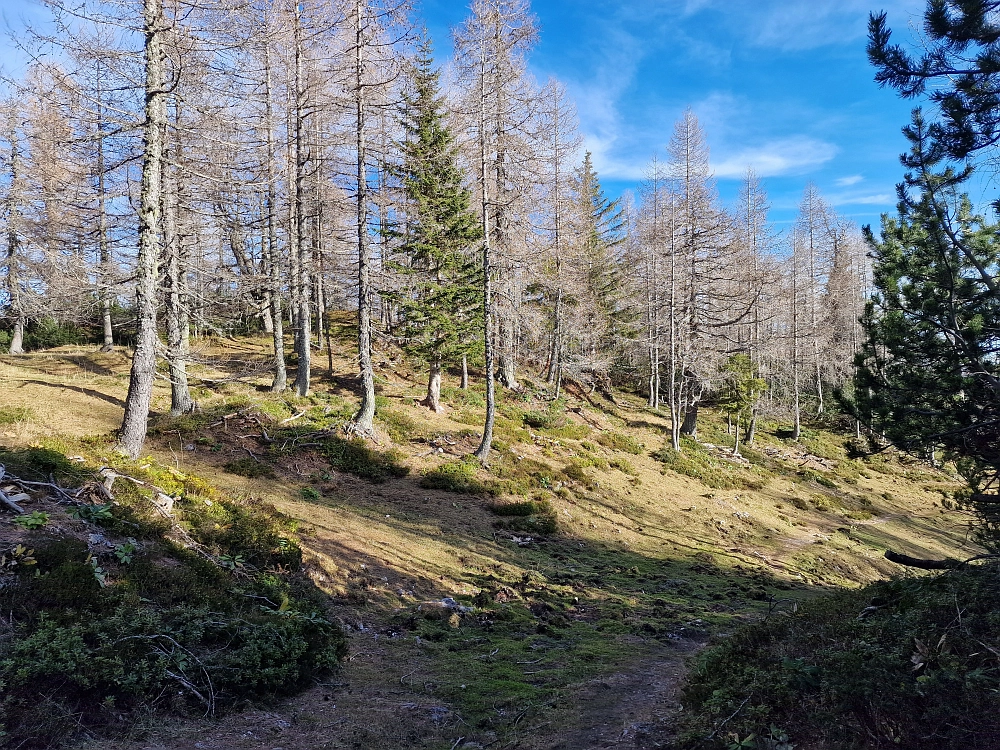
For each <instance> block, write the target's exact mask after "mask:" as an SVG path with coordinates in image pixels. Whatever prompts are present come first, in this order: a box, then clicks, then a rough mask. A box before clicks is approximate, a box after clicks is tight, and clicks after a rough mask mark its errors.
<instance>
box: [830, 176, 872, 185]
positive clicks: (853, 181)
mask: <svg viewBox="0 0 1000 750" xmlns="http://www.w3.org/2000/svg"><path fill="white" fill-rule="evenodd" d="M864 179H865V178H864V176H863V175H859V174H852V175H848V176H847V177H841V178H839V179H836V180H834V181H833V184H834V185H836V186H837V187H850V186H851V185H857V184H858V183H859V182H862V181H863V180H864Z"/></svg>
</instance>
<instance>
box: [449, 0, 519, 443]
mask: <svg viewBox="0 0 1000 750" xmlns="http://www.w3.org/2000/svg"><path fill="white" fill-rule="evenodd" d="M536 36H537V33H536V30H535V23H534V18H533V17H532V16H531V15H530V13H529V10H528V3H527V2H526V0H475V1H474V2H473V3H472V8H471V15H470V17H469V18H468V19H466V21H465V23H464V24H463V25H462V26H461V27H459V28H458V29H456V31H455V40H454V41H455V53H456V65H455V67H456V72H457V76H458V85H459V86H460V87H461V89H462V94H463V95H464V96H463V99H464V102H465V110H466V112H465V114H466V116H467V117H468V119H469V121H470V126H471V128H470V129H471V130H472V133H473V138H472V148H471V151H472V152H473V153H474V157H473V161H474V163H475V165H476V166H475V178H476V188H477V192H478V194H479V195H478V198H479V209H480V221H481V224H482V228H483V251H482V253H483V269H482V273H483V277H482V278H483V342H484V355H485V360H486V366H485V370H486V374H485V377H486V418H485V421H484V425H483V437H482V440H481V441H480V443H479V447H478V448H477V449H476V451H475V455H476V457H477V458H479V460H480V461H482V462H484V463H485V462H486V461H487V460H488V458H489V454H490V448H491V446H492V444H493V423H494V420H495V416H496V392H495V375H494V367H495V365H496V361H497V358H496V351H497V346H496V339H495V329H499V330H500V331H501V336H500V338H501V340H502V346H501V355H502V356H501V360H502V362H501V364H503V365H504V366H503V368H502V369H503V371H504V377H503V379H504V382H505V384H506V385H507V386H508V387H512V386H513V385H515V384H516V379H515V378H514V375H513V369H512V368H513V359H512V351H511V347H512V343H513V342H511V341H510V336H509V334H510V331H511V327H510V325H509V322H508V321H507V320H501V321H498V319H497V314H496V312H497V311H496V305H495V299H494V289H493V284H494V281H495V280H496V279H495V277H496V272H497V267H498V266H499V267H500V268H501V269H502V270H504V271H507V270H509V261H510V256H509V250H510V243H511V236H510V231H511V220H512V216H511V212H512V209H513V207H514V205H515V203H516V199H517V198H518V197H519V196H520V195H521V194H522V191H521V185H520V184H518V182H517V181H516V176H517V175H516V174H515V172H516V170H517V165H516V164H515V163H514V162H513V160H514V158H515V156H517V150H516V149H515V148H514V147H513V146H514V145H515V142H516V141H517V140H518V139H519V136H520V135H521V134H523V132H524V126H525V124H526V122H527V119H528V118H527V117H526V115H525V108H524V105H525V97H524V88H525V83H526V81H525V63H524V55H525V54H526V53H527V52H528V50H530V49H531V47H532V45H533V44H534V41H535V38H536ZM525 194H526V191H525ZM501 281H502V282H504V288H503V290H504V291H505V292H508V291H509V286H510V284H509V283H508V282H509V279H508V278H507V275H506V274H504V275H502V276H501Z"/></svg>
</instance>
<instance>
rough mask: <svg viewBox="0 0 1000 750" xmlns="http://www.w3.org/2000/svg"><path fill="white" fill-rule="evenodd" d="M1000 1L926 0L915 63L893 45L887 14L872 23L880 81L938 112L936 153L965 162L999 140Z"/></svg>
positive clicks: (871, 52) (872, 54) (871, 44)
mask: <svg viewBox="0 0 1000 750" xmlns="http://www.w3.org/2000/svg"><path fill="white" fill-rule="evenodd" d="M998 10H1000V2H997V1H996V0H974V1H973V2H969V1H968V0H928V3H927V9H926V10H925V11H924V25H923V31H924V34H923V35H922V37H921V41H922V43H923V46H922V48H921V52H920V55H919V56H918V57H917V58H914V57H911V56H910V54H909V53H908V52H907V51H906V50H905V49H903V48H902V47H901V46H899V45H896V44H891V43H890V38H891V34H892V32H891V31H890V29H889V28H888V26H887V24H886V20H887V19H886V14H885V13H884V12H883V13H879V14H872V15H871V17H870V19H869V22H868V59H869V60H870V61H871V63H872V65H874V66H875V67H876V68H877V69H878V73H877V74H876V76H875V80H876V81H878V82H879V83H880V84H882V85H889V86H891V87H892V88H894V89H896V90H897V91H898V92H899V93H900V94H901V95H902V96H904V97H906V98H915V97H918V96H927V98H928V99H930V101H932V102H933V103H934V104H935V105H936V107H935V109H936V110H937V111H938V112H939V113H940V121H939V122H937V123H934V124H933V125H932V126H931V127H930V129H929V135H930V137H931V139H932V140H933V142H934V147H935V149H938V150H940V152H941V153H943V154H947V155H948V156H949V157H951V158H953V159H965V158H967V157H969V156H970V155H971V154H973V153H974V152H976V151H978V150H980V149H983V148H992V147H995V146H996V144H997V142H998V140H1000V64H998V61H1000V24H998V23H997V12H998Z"/></svg>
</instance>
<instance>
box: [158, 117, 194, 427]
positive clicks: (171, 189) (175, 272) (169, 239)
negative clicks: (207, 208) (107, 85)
mask: <svg viewBox="0 0 1000 750" xmlns="http://www.w3.org/2000/svg"><path fill="white" fill-rule="evenodd" d="M176 106H177V105H176V104H175V107H176ZM176 120H177V122H176V124H177V127H179V126H180V122H179V121H180V116H179V115H176ZM165 140H166V139H164V141H165ZM179 140H180V139H179V138H178V139H177V141H178V142H179ZM172 157H173V158H172V160H171V159H170V158H167V159H165V160H164V179H163V187H164V189H163V209H162V211H163V238H164V242H165V244H166V251H167V271H166V278H165V281H166V284H167V289H166V292H167V293H166V306H165V313H166V329H167V364H168V367H169V371H170V413H171V415H173V416H177V415H178V414H186V413H188V412H189V411H191V410H192V409H193V408H194V402H193V401H192V400H191V392H190V390H189V389H188V378H187V351H186V348H187V347H186V346H185V344H186V342H187V340H188V339H187V336H186V335H184V331H182V327H183V328H186V327H187V316H186V315H185V314H184V308H185V306H186V305H187V300H186V299H185V296H186V295H185V294H184V289H183V287H184V274H185V272H186V269H185V268H184V267H183V264H182V263H181V239H180V235H179V234H178V230H177V213H178V204H179V194H180V189H179V187H178V184H177V180H178V176H177V173H178V165H179V164H180V147H179V143H178V145H177V146H176V147H175V149H174V152H173V154H172ZM171 161H173V162H174V166H171Z"/></svg>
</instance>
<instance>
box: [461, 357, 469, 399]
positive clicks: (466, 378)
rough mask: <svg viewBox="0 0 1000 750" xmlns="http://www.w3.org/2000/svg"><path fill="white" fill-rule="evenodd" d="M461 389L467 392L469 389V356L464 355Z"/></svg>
mask: <svg viewBox="0 0 1000 750" xmlns="http://www.w3.org/2000/svg"><path fill="white" fill-rule="evenodd" d="M460 387H461V389H462V390H463V391H467V390H468V389H469V355H468V354H463V355H462V383H461V386H460Z"/></svg>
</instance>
